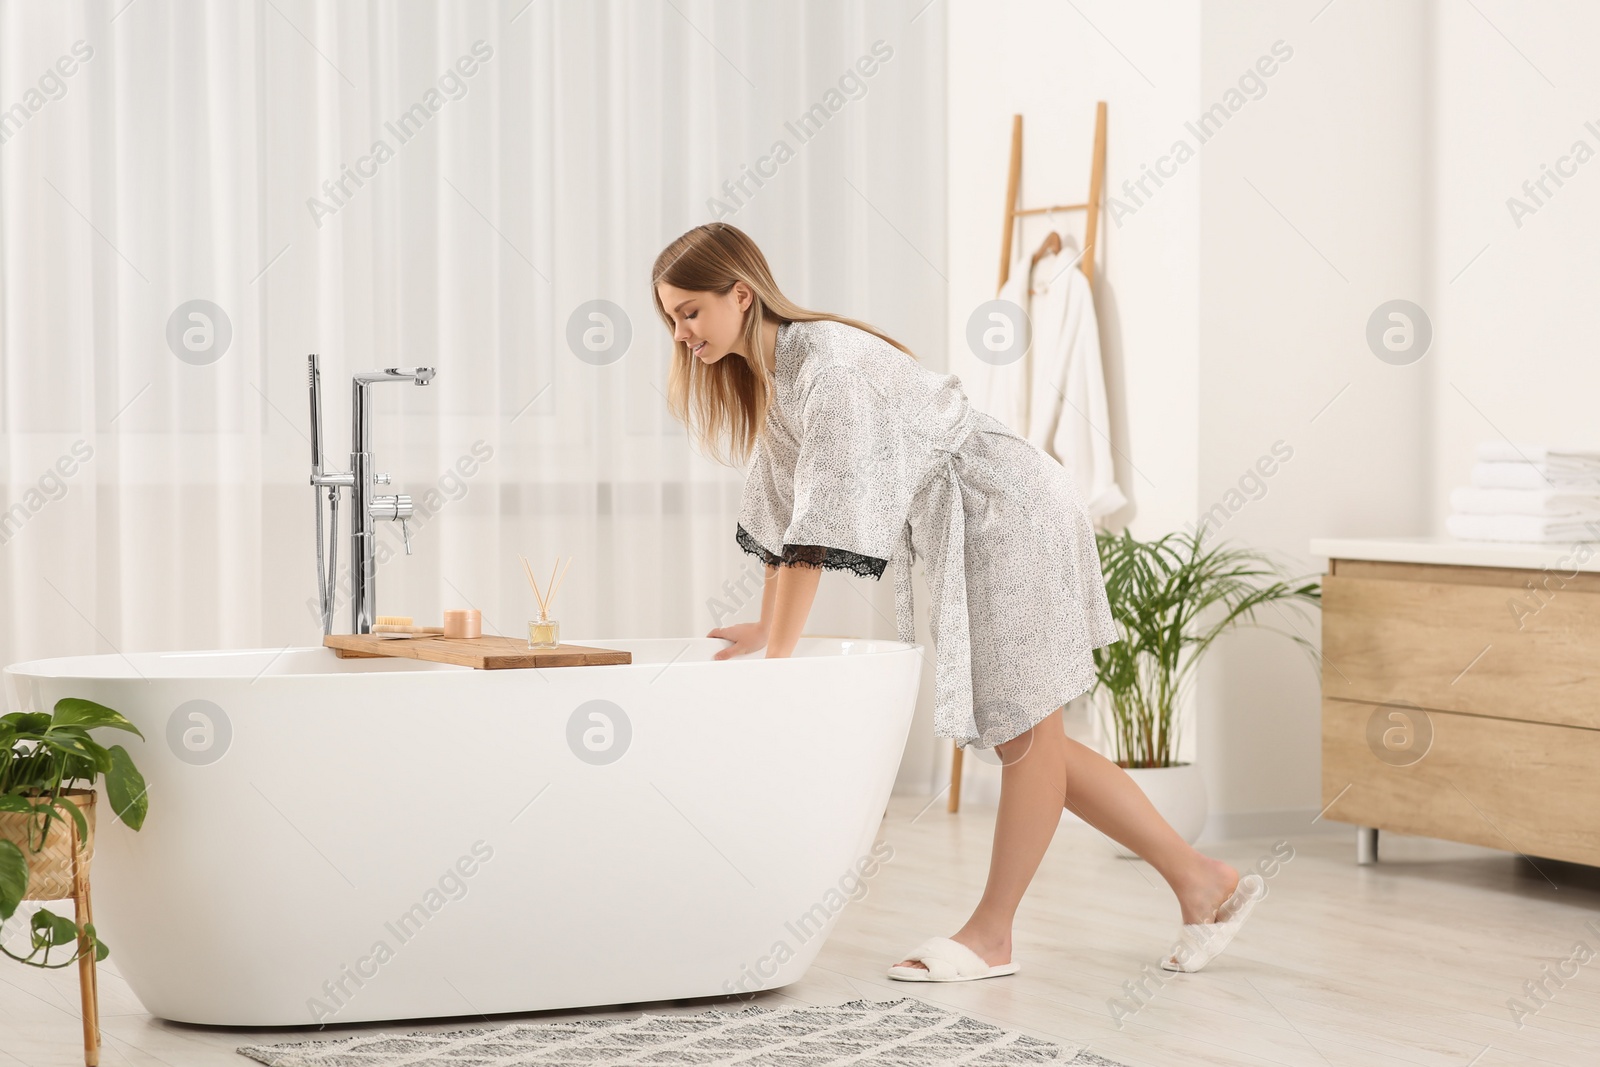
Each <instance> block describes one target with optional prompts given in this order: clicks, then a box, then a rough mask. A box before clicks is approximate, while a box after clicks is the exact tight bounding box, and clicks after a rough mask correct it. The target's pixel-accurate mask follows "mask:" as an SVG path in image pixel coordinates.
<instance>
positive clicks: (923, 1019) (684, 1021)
mask: <svg viewBox="0 0 1600 1067" xmlns="http://www.w3.org/2000/svg"><path fill="white" fill-rule="evenodd" d="M238 1051H239V1052H241V1053H243V1054H244V1055H246V1056H249V1057H250V1058H251V1059H254V1060H260V1061H261V1062H262V1063H264V1064H266V1065H267V1067H402V1065H403V1067H487V1065H489V1064H494V1065H495V1067H511V1065H514V1064H516V1065H520V1064H539V1065H549V1067H579V1065H581V1067H611V1065H612V1064H628V1065H648V1067H680V1065H681V1067H689V1065H693V1067H723V1065H730V1067H731V1065H738V1067H830V1065H832V1064H851V1065H852V1067H942V1065H944V1064H962V1065H973V1067H1012V1065H1014V1064H1016V1065H1021V1064H1043V1063H1048V1064H1058V1065H1064V1064H1073V1065H1078V1067H1087V1065H1091V1064H1092V1065H1095V1067H1122V1065H1121V1064H1117V1063H1116V1062H1115V1061H1113V1060H1107V1059H1102V1058H1101V1057H1099V1056H1094V1055H1091V1054H1090V1053H1088V1052H1086V1051H1084V1050H1083V1049H1069V1050H1063V1049H1062V1047H1061V1046H1059V1045H1054V1044H1051V1043H1050V1042H1048V1041H1040V1040H1038V1039H1036V1038H1032V1037H1028V1036H1027V1035H1025V1034H1020V1033H1017V1032H1016V1031H1015V1030H1006V1029H1003V1028H1001V1027H998V1026H991V1025H990V1024H988V1023H985V1022H980V1021H978V1020H977V1019H969V1018H967V1017H966V1016H963V1015H957V1014H955V1013H953V1012H948V1011H945V1010H944V1009H942V1008H938V1007H935V1006H934V1005H932V1004H927V1003H924V1002H922V1001H920V1000H913V999H911V998H909V997H908V998H903V999H901V1000H894V1001H885V1002H882V1003H874V1002H872V1001H867V1000H852V1001H850V1002H849V1003H846V1004H840V1005H839V1006H837V1007H826V1006H824V1007H807V1008H779V1009H776V1010H772V1009H767V1008H762V1007H759V1006H757V1005H751V1006H750V1007H748V1008H744V1009H741V1010H740V1011H736V1012H724V1011H708V1012H705V1013H703V1014H700V1015H650V1014H644V1015H641V1016H640V1017H639V1018H637V1019H576V1020H572V1021H569V1022H559V1023H542V1024H538V1025H525V1024H512V1025H509V1026H500V1027H495V1028H494V1029H489V1030H452V1031H449V1032H442V1033H410V1034H387V1033H375V1034H362V1035H360V1036H357V1037H350V1038H345V1039H344V1040H342V1041H301V1042H291V1043H288V1044H280V1045H248V1046H245V1047H243V1048H240V1049H239V1050H238ZM1065 1052H1070V1053H1071V1056H1070V1057H1066V1056H1065V1055H1064V1053H1065Z"/></svg>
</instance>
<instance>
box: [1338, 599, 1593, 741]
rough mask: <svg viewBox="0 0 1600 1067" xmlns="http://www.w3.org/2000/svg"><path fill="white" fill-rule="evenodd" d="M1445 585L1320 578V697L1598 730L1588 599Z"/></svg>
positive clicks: (1591, 627) (1591, 610) (1591, 612)
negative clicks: (1396, 703) (1394, 703)
mask: <svg viewBox="0 0 1600 1067" xmlns="http://www.w3.org/2000/svg"><path fill="white" fill-rule="evenodd" d="M1440 569H1444V570H1448V569H1449V568H1440ZM1368 573H1371V572H1370V571H1369V572H1368ZM1409 573H1412V574H1416V573H1419V569H1418V568H1410V570H1409ZM1450 577H1451V579H1453V580H1441V581H1420V580H1413V579H1409V578H1407V579H1388V578H1377V577H1362V578H1353V577H1340V576H1338V575H1337V574H1335V575H1329V576H1327V577H1325V578H1324V579H1323V582H1322V597H1323V600H1322V656H1323V667H1322V691H1323V694H1324V695H1325V696H1329V697H1335V698H1339V699H1343V700H1361V701H1370V702H1372V703H1382V702H1384V701H1405V702H1408V703H1411V704H1416V705H1419V706H1421V707H1424V708H1430V709H1439V710H1444V711H1464V712H1471V713H1473V714H1475V715H1492V716H1496V717H1498V718H1505V719H1520V720H1523V721H1527V722H1544V723H1558V724H1562V725H1566V726H1584V727H1589V728H1592V729H1600V592H1594V591H1590V589H1587V588H1565V589H1561V590H1559V591H1555V592H1543V593H1542V601H1541V600H1540V599H1535V598H1534V597H1533V595H1532V594H1530V593H1529V592H1528V590H1527V588H1526V587H1525V586H1523V585H1511V584H1482V585H1480V584H1474V583H1471V582H1465V581H1462V580H1460V577H1459V576H1456V575H1452V576H1450ZM1516 605H1520V606H1521V610H1519V609H1518V608H1517V607H1516ZM1535 609H1537V610H1535Z"/></svg>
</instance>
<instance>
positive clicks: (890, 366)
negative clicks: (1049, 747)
mask: <svg viewBox="0 0 1600 1067" xmlns="http://www.w3.org/2000/svg"><path fill="white" fill-rule="evenodd" d="M775 376H776V379H777V380H776V387H777V394H776V398H775V399H776V402H775V403H774V404H773V405H771V407H770V408H769V409H768V415H767V421H766V425H765V426H764V427H763V429H762V432H761V434H760V436H759V437H758V439H757V443H756V446H755V449H754V451H753V452H752V453H751V456H750V467H749V471H748V474H747V475H746V478H745V485H744V495H743V499H742V501H741V505H740V509H739V526H738V530H737V540H738V543H739V545H740V547H741V548H743V549H745V551H747V552H750V553H751V554H753V555H755V556H757V557H759V558H760V559H762V560H763V561H764V562H766V563H769V564H795V563H800V564H810V565H814V566H822V567H827V568H836V569H842V570H848V571H851V572H853V573H855V574H857V575H862V576H866V577H871V578H881V577H882V576H883V572H884V570H885V568H886V567H887V566H888V564H889V563H890V562H893V563H894V565H895V621H896V627H897V630H898V634H897V636H898V638H899V639H900V640H901V641H905V642H907V643H915V641H916V628H915V622H914V619H915V616H914V614H913V611H912V597H911V594H912V588H911V563H912V561H913V560H914V559H921V560H922V561H923V566H924V568H925V570H926V573H927V579H928V586H929V589H930V590H931V592H932V595H933V609H932V611H931V612H930V620H931V630H932V636H933V644H934V650H935V657H936V658H935V664H934V683H935V695H936V699H935V708H934V733H936V734H937V735H939V736H941V737H949V738H953V739H955V741H956V743H957V744H958V745H960V746H961V747H963V748H965V747H967V746H969V745H976V746H977V747H979V748H990V747H992V746H994V745H996V744H998V743H1000V742H1002V741H1008V740H1010V739H1011V738H1013V737H1016V736H1017V735H1019V734H1021V733H1023V732H1024V731H1026V730H1028V729H1029V728H1030V727H1032V726H1033V725H1035V724H1036V723H1038V722H1039V721H1040V720H1041V719H1043V718H1045V716H1047V715H1049V714H1050V713H1051V712H1052V711H1054V710H1055V709H1056V708H1058V707H1060V706H1061V705H1063V704H1065V703H1066V702H1067V701H1069V700H1071V699H1072V698H1073V697H1075V696H1077V695H1079V694H1080V693H1083V692H1085V691H1086V690H1087V689H1089V687H1090V686H1092V685H1093V684H1094V679H1095V665H1094V656H1093V650H1094V649H1096V648H1099V647H1102V646H1104V645H1107V644H1110V643H1111V642H1113V641H1115V640H1117V633H1116V629H1115V626H1114V625H1113V622H1112V618H1111V609H1110V605H1109V604H1108V603H1107V600H1106V593H1105V585H1104V583H1103V581H1102V580H1101V575H1100V557H1099V553H1098V551H1097V548H1096V545H1095V535H1094V529H1093V526H1092V525H1091V523H1090V520H1089V517H1088V514H1087V512H1086V511H1085V508H1084V503H1083V498H1082V496H1081V494H1080V493H1079V491H1078V487H1077V486H1076V485H1075V484H1074V482H1073V479H1072V476H1071V474H1070V473H1069V472H1068V471H1067V470H1066V469H1065V468H1064V467H1062V466H1061V464H1059V463H1057V462H1056V461H1055V460H1054V459H1052V458H1051V457H1050V456H1049V455H1048V454H1047V453H1046V452H1045V451H1044V450H1043V449H1041V448H1040V447H1038V446H1037V445H1035V444H1033V443H1031V442H1029V441H1028V440H1027V439H1026V438H1024V437H1022V436H1020V435H1018V434H1016V433H1014V432H1012V431H1011V430H1009V429H1007V428H1006V427H1005V426H1004V425H1003V424H1002V423H1001V422H1000V421H999V420H997V419H995V418H993V417H991V416H989V415H987V414H985V413H983V412H981V411H979V410H977V409H976V408H974V407H972V406H971V404H969V402H968V400H967V396H966V394H965V393H964V392H963V391H962V388H961V380H960V379H959V378H957V377H956V376H955V375H953V374H939V373H937V372H935V371H932V370H929V369H928V368H927V367H925V366H923V365H922V364H921V363H920V362H918V361H917V360H915V359H914V358H912V357H911V356H909V355H907V354H906V353H904V352H902V351H900V350H899V349H898V348H895V347H894V346H893V345H891V344H889V343H888V342H886V341H884V340H882V339H880V338H878V337H876V336H874V335H873V334H870V333H867V332H866V331H864V330H859V329H857V328H855V327H854V326H849V325H847V324H845V323H841V322H834V321H831V320H824V321H820V322H791V323H783V324H780V326H779V327H778V342H777V351H776V375H775Z"/></svg>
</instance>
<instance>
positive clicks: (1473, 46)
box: [1426, 0, 1600, 531]
mask: <svg viewBox="0 0 1600 1067" xmlns="http://www.w3.org/2000/svg"><path fill="white" fill-rule="evenodd" d="M1479 6H1480V7H1481V8H1482V14H1481V15H1480V14H1479V13H1478V12H1475V11H1474V10H1473V9H1472V8H1471V7H1468V6H1464V5H1456V4H1439V5H1437V15H1436V19H1437V35H1438V37H1437V40H1438V46H1437V47H1438V58H1437V63H1436V73H1435V81H1434V84H1435V91H1434V97H1435V100H1436V101H1437V104H1436V107H1435V122H1436V134H1435V142H1434V145H1435V147H1434V152H1435V159H1436V165H1435V174H1434V181H1433V185H1432V188H1431V190H1430V192H1431V195H1432V200H1433V204H1434V213H1435V218H1436V222H1435V227H1436V230H1437V235H1438V236H1437V247H1436V250H1435V252H1434V256H1433V262H1432V264H1431V265H1430V275H1429V283H1430V299H1429V302H1428V304H1427V305H1426V306H1427V307H1428V310H1429V312H1430V314H1431V315H1432V317H1433V322H1434V327H1435V331H1436V333H1435V342H1434V343H1435V348H1436V351H1435V352H1434V353H1433V354H1431V355H1430V356H1429V357H1428V362H1430V363H1431V364H1432V371H1433V382H1432V389H1433V393H1432V405H1433V409H1434V411H1435V420H1436V424H1437V428H1436V431H1435V436H1434V441H1435V453H1434V461H1433V464H1432V467H1431V471H1430V473H1431V475H1432V492H1431V494H1430V498H1429V518H1430V519H1431V520H1432V525H1433V528H1434V530H1435V531H1442V528H1443V527H1442V523H1443V519H1444V516H1445V515H1446V514H1447V513H1448V511H1449V493H1450V489H1451V488H1452V487H1453V486H1457V485H1465V484H1467V479H1468V474H1469V471H1470V469H1471V467H1472V449H1473V446H1474V445H1475V444H1476V443H1477V442H1478V441H1481V440H1499V439H1501V435H1504V436H1505V437H1508V438H1510V439H1511V440H1513V441H1516V442H1519V443H1521V442H1530V443H1534V444H1565V443H1574V444H1581V445H1586V446H1587V447H1590V448H1594V447H1597V446H1600V427H1597V425H1596V423H1597V419H1596V416H1595V411H1596V397H1597V396H1600V360H1597V359H1596V358H1595V355H1594V352H1593V348H1594V338H1595V336H1596V333H1597V325H1600V323H1597V318H1600V300H1597V299H1596V293H1597V291H1600V257H1597V256H1596V254H1595V241H1594V234H1595V233H1596V232H1597V229H1600V72H1597V70H1596V68H1595V63H1594V54H1593V53H1594V45H1595V42H1596V41H1600V7H1597V5H1595V4H1592V3H1582V2H1577V0H1566V2H1552V3H1544V4H1508V3H1505V2H1504V0H1498V2H1488V0H1480V3H1479ZM1589 122H1593V123H1594V126H1595V128H1594V129H1591V128H1589V127H1587V126H1586V125H1585V123H1589ZM1579 140H1581V141H1583V142H1585V143H1586V145H1587V148H1588V152H1589V153H1592V154H1594V155H1595V158H1589V159H1588V160H1587V162H1585V163H1583V164H1581V165H1576V166H1574V163H1572V162H1568V163H1561V157H1563V156H1566V155H1568V154H1569V153H1571V152H1572V150H1573V146H1574V142H1576V141H1579ZM1558 164H1560V165H1561V166H1562V167H1563V169H1566V170H1568V171H1572V170H1574V169H1575V170H1576V173H1575V174H1573V175H1572V176H1571V177H1568V178H1563V179H1562V181H1563V183H1564V184H1562V185H1561V186H1559V187H1558V186H1557V185H1556V184H1555V183H1554V182H1553V181H1549V180H1547V181H1546V184H1545V189H1546V190H1548V192H1549V193H1550V194H1551V195H1548V196H1547V195H1546V194H1545V193H1544V192H1538V191H1537V189H1536V192H1538V196H1539V198H1540V199H1541V200H1543V201H1544V203H1543V204H1542V205H1540V204H1537V203H1535V201H1534V200H1533V199H1532V198H1530V197H1529V196H1528V195H1527V194H1526V193H1525V192H1524V191H1523V189H1522V185H1523V183H1524V182H1529V181H1534V180H1537V179H1538V178H1540V177H1541V175H1542V174H1543V173H1544V168H1545V167H1546V166H1548V167H1550V168H1552V169H1554V168H1555V167H1556V166H1557V165H1558ZM1512 197H1517V198H1518V199H1520V200H1521V201H1523V202H1524V203H1525V204H1528V205H1530V206H1533V207H1534V208H1535V211H1534V213H1533V214H1530V215H1523V216H1522V217H1521V219H1520V221H1521V225H1520V226H1518V225H1517V221H1516V220H1514V219H1513V217H1512V212H1511V210H1510V209H1509V208H1508V206H1507V201H1508V199H1510V198H1512ZM1474 257H1476V259H1474ZM1469 264H1470V265H1469Z"/></svg>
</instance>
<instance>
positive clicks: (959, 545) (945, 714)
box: [891, 410, 979, 740]
mask: <svg viewBox="0 0 1600 1067" xmlns="http://www.w3.org/2000/svg"><path fill="white" fill-rule="evenodd" d="M978 424H979V420H978V417H977V412H976V410H969V411H968V412H967V414H966V416H965V417H964V418H963V420H962V422H961V423H960V424H959V425H958V426H957V427H955V429H954V431H953V432H952V433H950V434H949V435H948V436H947V441H949V443H948V444H944V445H936V446H934V457H935V458H934V464H933V467H932V469H931V470H930V471H929V472H928V474H927V475H926V476H925V477H924V478H923V480H922V482H921V484H920V485H919V486H918V489H917V491H916V493H915V494H914V495H913V497H912V503H911V512H910V515H909V516H908V518H907V522H906V525H905V527H904V528H903V530H902V531H901V536H900V542H899V544H898V545H897V546H896V547H895V551H894V553H893V555H892V557H891V560H892V562H893V564H894V575H895V582H894V608H895V611H894V613H895V624H896V628H897V631H898V633H897V636H898V639H899V640H901V641H904V642H906V643H908V644H915V643H916V640H917V631H916V609H915V607H914V605H913V603H912V590H911V561H912V558H913V547H912V539H911V528H912V525H913V524H915V525H916V527H917V530H918V531H919V535H920V536H919V540H922V541H923V542H924V544H925V546H927V547H928V548H929V551H928V552H927V553H924V555H931V554H933V553H937V558H938V564H937V566H934V567H932V568H929V569H928V579H929V585H930V591H931V593H932V595H933V598H934V601H935V605H934V619H935V628H934V633H933V638H934V646H935V647H934V652H935V660H934V673H933V676H934V693H935V697H936V701H935V707H934V717H933V721H934V732H935V733H936V734H938V735H940V736H947V737H958V738H966V739H968V740H972V739H975V738H976V736H977V732H978V731H977V720H976V718H975V717H974V715H973V708H972V645H971V642H970V640H969V637H968V620H967V568H966V512H965V509H964V507H963V505H962V499H961V480H960V478H959V477H958V476H957V472H956V465H955V454H956V452H957V451H959V450H960V448H961V445H962V443H963V442H965V441H966V439H967V436H968V435H969V434H970V433H971V432H972V431H973V430H974V429H976V428H977V427H978Z"/></svg>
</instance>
